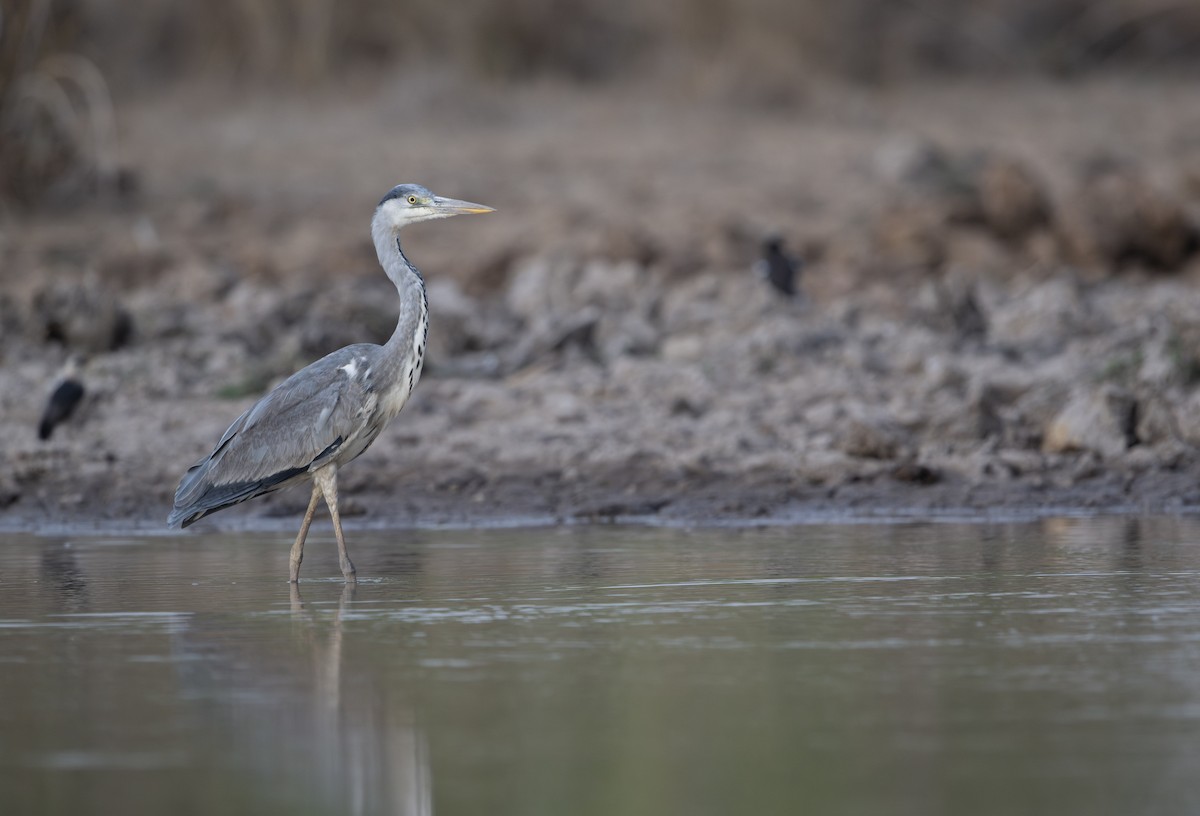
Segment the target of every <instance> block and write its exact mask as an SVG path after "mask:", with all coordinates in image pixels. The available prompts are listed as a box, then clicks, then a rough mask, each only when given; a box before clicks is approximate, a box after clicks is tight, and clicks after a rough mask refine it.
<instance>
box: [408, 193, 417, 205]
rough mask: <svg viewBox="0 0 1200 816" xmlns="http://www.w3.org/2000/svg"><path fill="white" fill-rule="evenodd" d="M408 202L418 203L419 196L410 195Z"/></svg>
mask: <svg viewBox="0 0 1200 816" xmlns="http://www.w3.org/2000/svg"><path fill="white" fill-rule="evenodd" d="M408 203H409V204H416V203H417V197H416V196H414V195H410V196H409V197H408Z"/></svg>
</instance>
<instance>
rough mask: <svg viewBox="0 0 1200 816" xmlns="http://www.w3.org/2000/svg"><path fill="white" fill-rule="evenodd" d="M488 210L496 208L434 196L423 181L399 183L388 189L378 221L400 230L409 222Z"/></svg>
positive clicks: (377, 214) (379, 209)
mask: <svg viewBox="0 0 1200 816" xmlns="http://www.w3.org/2000/svg"><path fill="white" fill-rule="evenodd" d="M487 212H492V208H491V207H485V206H484V205H483V204H472V203H471V202H470V201H459V200H458V199H455V198H443V197H442V196H438V195H434V194H433V193H432V192H430V190H429V189H428V188H426V187H422V186H421V185H420V184H398V185H396V186H395V187H393V188H392V189H391V190H388V193H387V195H385V196H384V197H383V199H382V200H381V201H380V202H379V206H378V207H376V208H375V221H376V223H377V224H378V225H379V226H383V227H386V228H390V229H392V230H398V229H400V228H401V227H404V226H407V225H409V224H416V223H419V222H421V221H432V220H433V219H435V218H449V217H450V216H452V215H472V214H475V213H487Z"/></svg>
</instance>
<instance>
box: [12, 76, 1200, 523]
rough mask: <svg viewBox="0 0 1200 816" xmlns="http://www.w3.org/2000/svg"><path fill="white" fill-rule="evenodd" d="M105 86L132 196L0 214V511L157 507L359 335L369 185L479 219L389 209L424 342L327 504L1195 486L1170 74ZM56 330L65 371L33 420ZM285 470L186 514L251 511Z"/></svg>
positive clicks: (297, 507) (458, 504) (366, 288)
mask: <svg viewBox="0 0 1200 816" xmlns="http://www.w3.org/2000/svg"><path fill="white" fill-rule="evenodd" d="M451 99H453V100H454V101H453V102H451V101H449V100H451ZM119 113H120V119H121V123H122V136H123V140H122V158H123V161H124V162H125V163H126V164H127V165H128V166H129V167H130V168H131V170H132V171H133V172H134V173H135V174H136V176H137V179H138V181H139V189H140V191H139V192H138V193H137V194H136V195H126V196H124V197H117V196H115V195H114V196H112V197H109V198H106V199H105V200H104V203H102V204H84V205H80V206H78V207H72V208H68V209H63V210H59V211H56V212H45V211H43V212H40V213H37V214H20V213H10V214H9V215H8V216H7V217H6V219H5V221H4V222H3V227H2V234H0V263H2V268H0V282H2V284H3V290H2V292H0V321H3V322H2V328H0V333H2V335H3V336H2V338H0V339H2V340H3V352H2V354H3V362H4V367H3V371H2V372H0V440H3V441H2V444H0V507H3V509H2V510H0V514H2V515H0V523H2V524H4V525H6V526H8V525H15V526H21V525H26V524H33V525H37V524H42V523H45V522H48V521H85V520H94V519H112V520H116V521H121V522H128V523H131V524H132V523H152V522H155V521H157V520H159V519H162V518H165V516H166V513H167V511H168V509H169V505H170V500H171V495H172V493H173V490H174V486H175V484H176V482H177V479H178V477H179V475H180V474H181V473H182V472H183V470H184V469H185V468H186V466H187V465H188V464H190V463H191V461H193V460H194V459H195V458H197V457H198V456H200V455H202V454H203V453H204V452H206V451H207V450H208V448H209V447H210V446H211V445H212V444H213V443H214V442H215V441H216V439H217V438H218V437H219V435H220V433H221V431H222V430H224V428H225V427H226V425H227V424H228V423H229V422H230V421H231V420H232V419H233V418H234V417H235V416H237V414H238V413H239V412H240V411H242V410H244V408H245V407H246V406H248V405H249V404H251V403H252V402H253V400H254V398H255V397H256V396H257V395H259V394H261V393H262V391H263V390H264V389H265V388H266V387H267V386H268V385H269V384H270V383H271V382H273V381H275V380H277V379H278V378H279V377H282V376H284V375H286V374H287V373H290V372H291V371H293V370H295V369H296V368H298V367H299V366H301V365H303V364H304V363H306V362H308V361H311V360H312V359H315V358H316V357H317V356H319V355H321V354H323V353H325V352H327V351H330V350H332V348H335V347H337V346H340V345H343V344H345V343H349V342H357V341H380V340H382V339H383V338H386V336H387V334H388V333H389V332H390V325H389V321H390V320H391V319H392V314H393V304H392V301H391V298H392V297H394V295H393V293H392V292H391V289H390V286H389V284H388V283H387V281H386V280H385V279H384V278H383V275H382V274H381V273H380V272H379V270H378V268H377V264H376V263H375V261H374V258H373V257H372V252H371V248H370V243H369V240H368V236H367V222H368V219H369V216H370V210H371V207H372V206H373V204H374V202H375V201H376V200H377V199H378V197H379V196H380V195H381V193H382V192H384V191H385V190H386V189H387V188H388V187H390V186H391V185H392V184H393V183H396V182H399V181H418V182H421V183H423V184H426V185H427V186H429V187H431V188H433V189H434V190H437V191H439V192H443V193H445V194H448V195H453V196H457V197H464V198H470V199H474V200H479V201H484V202H486V203H488V204H491V205H493V206H495V207H497V209H498V212H497V213H496V214H495V215H492V216H489V217H487V218H471V219H467V218H463V219H456V220H455V221H453V222H447V223H443V224H438V225H434V226H428V227H418V228H414V229H413V230H412V231H411V232H410V233H408V234H406V236H405V240H406V249H407V251H408V252H409V255H410V257H412V258H413V259H414V260H415V262H416V263H417V264H418V265H419V266H420V267H421V268H422V269H423V270H424V271H425V272H426V277H427V279H428V280H429V281H430V284H431V288H432V291H431V301H432V308H433V311H434V318H433V319H434V323H433V327H432V330H431V332H432V336H431V352H430V355H431V356H430V360H429V364H428V368H427V372H426V376H425V379H423V380H422V382H421V384H420V387H419V388H418V390H417V394H416V396H415V397H414V399H413V401H412V402H411V403H410V405H409V406H408V407H407V408H406V409H405V412H404V413H403V414H402V415H401V417H400V418H399V419H398V420H397V421H396V422H395V423H394V425H393V426H392V427H390V428H389V429H388V430H387V431H386V432H385V434H384V436H383V437H381V439H380V440H379V442H378V443H377V444H376V445H375V446H374V447H373V448H372V449H371V450H370V451H369V452H368V453H367V454H366V455H364V457H363V458H362V459H361V460H359V461H358V462H356V463H354V465H352V466H350V467H349V468H348V469H347V470H346V471H345V472H344V476H343V490H342V492H343V497H344V501H345V502H346V504H347V505H348V510H349V513H350V514H352V515H357V516H358V517H359V519H360V521H362V522H363V523H367V522H369V523H371V524H401V525H408V524H422V523H445V522H454V523H464V522H465V523H483V522H488V523H491V522H502V521H508V520H512V519H521V518H524V519H530V520H533V519H562V520H596V519H612V518H642V519H646V518H653V519H658V520H665V521H677V522H709V521H719V520H731V519H743V520H753V519H775V520H788V519H797V518H800V517H803V516H805V515H806V514H807V515H811V514H814V513H816V514H824V515H844V514H846V515H854V516H857V515H863V516H870V515H873V514H878V513H882V512H899V513H929V514H934V513H940V512H950V511H957V510H965V511H970V512H976V513H987V512H992V511H998V510H999V511H1004V512H1025V511H1044V510H1047V509H1055V508H1057V509H1063V508H1077V509H1089V510H1112V509H1121V510H1133V511H1162V510H1171V511H1179V510H1188V509H1190V508H1192V507H1194V506H1195V504H1196V503H1197V501H1198V500H1200V488H1198V487H1197V478H1196V477H1197V476H1198V475H1200V457H1197V455H1196V449H1195V445H1196V444H1197V442H1200V421H1198V420H1197V418H1196V417H1197V416H1200V411H1197V408H1200V391H1198V390H1197V387H1196V386H1197V381H1198V380H1200V376H1198V374H1197V372H1200V345H1198V342H1200V289H1198V288H1197V279H1198V276H1197V272H1198V271H1200V266H1198V264H1197V261H1196V256H1195V255H1194V243H1195V227H1194V224H1195V210H1196V206H1197V203H1198V202H1197V200H1196V198H1195V194H1196V185H1195V179H1196V178H1197V177H1198V176H1200V144H1198V143H1197V142H1196V141H1195V139H1194V136H1193V135H1192V134H1194V133H1195V132H1197V131H1196V128H1197V124H1200V108H1197V107H1196V106H1195V104H1194V89H1193V88H1192V87H1190V86H1187V85H1185V84H1182V83H1181V84H1179V85H1177V86H1173V85H1171V84H1170V83H1169V82H1164V81H1161V80H1157V81H1155V82H1153V83H1149V82H1147V83H1145V84H1138V83H1136V82H1117V81H1105V82H1091V83H1086V84H1084V83H1077V84H1069V85H1067V84H1060V85H1045V84H1021V85H991V86H989V85H981V84H978V83H975V84H970V85H964V86H958V87H941V88H930V87H925V88H922V89H913V90H907V91H894V92H872V93H866V92H863V91H852V90H848V89H845V88H838V87H830V88H827V89H823V90H819V91H818V90H814V91H813V92H812V93H810V94H809V97H808V98H807V100H806V101H805V103H804V104H802V105H800V106H797V107H794V108H786V109H783V110H780V109H761V108H755V107H753V106H747V105H741V104H738V103H737V102H736V101H732V102H722V103H720V104H695V103H684V102H664V101H663V98H662V97H661V96H658V95H655V94H653V93H650V92H647V93H645V94H644V95H643V94H638V93H629V92H624V93H617V92H615V91H595V92H592V93H588V94H582V95H581V94H579V93H578V92H571V91H568V90H566V89H559V88H555V87H539V88H529V89H525V90H512V89H505V90H503V91H501V90H498V89H492V90H489V89H488V88H487V87H486V86H484V87H481V86H460V85H459V84H457V83H455V82H453V81H452V80H448V79H433V80H427V81H425V82H422V83H419V84H416V83H414V84H405V83H395V84H389V85H384V86H382V87H371V88H358V89H353V90H350V91H346V92H343V93H341V94H337V95H332V94H331V95H330V96H328V97H321V98H314V97H312V96H311V95H310V96H306V97H303V98H301V97H283V98H276V99H267V100H265V99H263V98H252V99H251V98H247V99H245V100H243V101H232V102H231V101H230V99H229V98H228V96H227V95H224V94H214V93H211V92H209V91H207V90H206V89H204V88H189V89H186V90H183V91H180V92H177V93H173V94H172V95H171V96H170V97H169V98H159V99H142V100H139V101H136V102H130V103H128V104H126V105H124V106H122V108H121V109H120V111H119ZM1098 166H1100V168H1101V169H1100V170H1097V167H1098ZM1098 177H1102V181H1101V182H1099V183H1100V184H1101V185H1102V190H1103V192H1102V193H1100V192H1096V191H1097V190H1098V189H1100V188H1098V187H1097V186H1096V184H1097V183H1098V182H1096V179H1097V178H1098ZM1189 179H1190V180H1191V186H1190V188H1189V183H1188V180H1189ZM1122 190H1128V191H1129V192H1128V194H1127V195H1123V194H1122V192H1121V191H1122ZM1103 196H1107V197H1108V198H1105V199H1103V200H1125V199H1130V200H1131V199H1135V198H1136V199H1137V200H1138V201H1140V202H1143V203H1142V204H1140V205H1139V206H1135V207H1132V208H1130V210H1129V211H1128V212H1124V211H1123V212H1120V213H1117V214H1116V215H1113V213H1112V211H1111V210H1112V208H1111V207H1110V208H1108V209H1105V210H1104V211H1103V212H1099V213H1098V212H1097V208H1096V206H1095V202H1096V201H1097V200H1100V199H1101V198H1102V197H1103ZM1110 216H1112V217H1110ZM770 232H779V233H781V234H782V235H783V236H785V238H786V239H787V241H788V243H789V245H790V246H791V247H792V248H793V249H794V250H795V251H796V252H797V253H798V254H803V255H805V256H806V257H807V258H809V261H810V262H809V264H808V266H807V268H806V269H805V271H804V273H803V276H802V284H801V285H802V288H803V290H804V291H805V293H806V296H807V299H806V302H805V303H803V304H796V303H787V302H781V301H780V300H778V299H777V298H775V297H774V296H773V294H772V293H771V292H770V291H768V290H766V289H764V288H763V287H762V285H761V282H760V281H758V280H757V279H756V278H755V277H754V276H753V275H752V273H751V272H750V267H751V265H752V263H753V261H754V259H755V257H756V251H757V244H758V241H759V240H760V238H761V237H762V236H764V235H766V234H768V233H770ZM1101 239H1103V240H1101ZM1131 247H1132V248H1134V249H1133V250H1131V249H1130V248H1131ZM1134 250H1136V251H1134ZM64 291H65V292H67V293H68V294H70V293H75V294H76V295H80V296H78V297H75V298H72V297H67V296H65V295H64ZM77 301H78V303H76V302H77ZM72 304H76V305H72ZM80 304H81V305H80ZM123 315H124V316H128V318H129V319H130V320H131V321H132V326H133V331H132V335H131V337H130V339H129V341H128V342H127V343H125V344H124V345H121V346H120V347H119V348H116V349H111V350H110V349H108V346H111V345H113V344H114V342H115V341H114V339H113V338H114V336H115V335H114V334H113V332H112V331H111V329H112V327H113V325H114V321H119V320H120V319H122V316H123ZM51 324H53V326H54V327H55V328H54V330H51V329H50V327H51ZM48 335H52V336H53V338H52V339H47V336H48ZM70 350H76V351H85V352H88V353H90V355H91V356H90V361H89V363H88V367H87V369H86V372H85V378H86V382H87V384H88V387H89V394H90V396H89V398H88V400H87V402H86V403H85V404H84V406H83V408H82V410H81V411H80V413H79V414H78V415H77V416H76V417H75V418H73V420H72V421H71V422H70V423H68V424H67V425H66V426H64V427H62V428H60V429H59V431H58V432H57V433H56V434H55V436H54V437H53V439H52V440H51V441H50V442H48V443H41V442H39V441H38V440H37V439H36V437H35V435H34V428H35V427H36V424H37V418H38V415H39V413H40V411H41V408H42V404H43V401H44V398H45V396H46V393H47V390H48V388H49V387H50V385H51V383H52V381H53V378H54V373H55V371H56V370H57V368H58V367H59V365H60V364H61V362H62V360H63V358H64V357H65V355H66V353H67V352H68V351H70ZM1130 405H1131V406H1132V408H1129V407H1128V406H1130ZM1113 406H1121V407H1120V409H1119V410H1118V409H1117V408H1114V407H1113ZM1128 412H1131V413H1130V415H1129V416H1126V413H1128ZM300 492H302V491H299V492H293V493H284V494H279V495H277V496H274V497H270V498H268V499H266V500H260V501H258V502H255V503H252V504H250V505H247V506H245V507H244V508H243V509H237V510H231V511H227V512H226V513H222V514H220V515H218V516H216V517H214V519H213V522H215V523H225V524H245V523H251V524H253V523H274V522H273V521H272V519H288V520H290V518H291V515H290V514H292V513H295V514H297V515H298V514H299V512H302V510H303V503H304V500H305V498H306V497H305V496H303V495H300ZM205 523H208V522H205Z"/></svg>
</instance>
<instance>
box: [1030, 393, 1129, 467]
mask: <svg viewBox="0 0 1200 816" xmlns="http://www.w3.org/2000/svg"><path fill="white" fill-rule="evenodd" d="M1136 411H1137V403H1136V402H1135V400H1134V398H1133V396H1132V395H1131V394H1129V393H1128V392H1127V391H1124V390H1123V389H1120V388H1117V387H1115V386H1111V385H1106V386H1101V387H1100V388H1098V389H1095V390H1086V391H1085V390H1077V391H1075V392H1074V393H1073V394H1072V395H1071V397H1070V399H1069V400H1068V402H1067V404H1066V405H1065V406H1064V407H1063V409H1062V411H1060V412H1059V414H1058V416H1056V417H1055V418H1054V419H1053V420H1051V421H1050V424H1049V425H1047V426H1046V430H1045V433H1044V434H1043V436H1042V450H1043V452H1045V453H1067V452H1070V451H1091V452H1094V453H1097V454H1099V455H1101V456H1103V457H1105V458H1112V457H1116V456H1120V455H1121V454H1122V453H1124V452H1125V451H1126V450H1127V449H1128V448H1129V446H1130V445H1132V444H1133V443H1134V441H1135V440H1136V436H1135V435H1134V428H1135V420H1136Z"/></svg>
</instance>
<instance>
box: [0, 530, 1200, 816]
mask: <svg viewBox="0 0 1200 816" xmlns="http://www.w3.org/2000/svg"><path fill="white" fill-rule="evenodd" d="M289 543H290V535H288V534H286V533H285V534H277V535H265V534H251V535H208V536H205V535H188V536H173V537H166V538H150V537H134V538H119V537H113V536H107V537H87V536H74V537H44V536H42V537H39V536H34V535H13V534H9V535H4V536H0V813H3V814H73V815H74V814H90V813H105V814H109V813H111V814H122V816H141V815H142V814H193V813H194V814H238V813H246V814H251V813H253V814H273V813H280V814H283V813H287V814H428V813H438V814H468V813H470V814H585V815H586V814H796V813H821V814H829V813H846V814H876V813H879V814H1013V813H1055V814H1062V813H1088V814H1097V813H1122V814H1128V813H1139V814H1157V813H1162V814H1168V813H1171V814H1177V813H1196V812H1200V523H1197V522H1195V521H1190V520H1180V519H1160V520H1154V519H1150V520H1147V519H1115V518H1108V519H1093V520H1062V519H1057V520H1048V521H1041V522H1037V523H1028V524H1012V525H952V524H903V525H829V526H807V527H793V528H787V529H762V530H706V531H702V532H690V531H682V530H659V529H650V530H645V529H624V528H617V527H608V528H587V529H566V530H547V529H538V530H517V531H514V530H505V531H468V532H463V531H445V532H415V533H414V532H395V533H393V532H386V533H384V532H365V531H359V532H356V533H355V534H353V535H352V536H351V541H350V543H351V552H352V554H353V556H354V560H355V563H356V564H357V566H358V569H359V575H360V576H363V577H364V578H365V581H364V582H363V583H361V584H359V586H358V587H357V589H353V590H350V589H344V588H343V586H342V584H341V581H340V577H339V576H338V570H337V563H336V558H335V557H334V547H333V543H332V539H331V537H330V536H329V534H328V532H327V531H317V533H316V534H314V536H313V537H311V538H310V543H309V547H308V558H307V560H306V562H305V564H304V574H305V575H306V576H307V577H308V579H309V580H308V581H306V582H305V583H303V584H302V585H301V587H300V591H299V593H298V594H297V593H296V592H294V591H292V590H291V589H290V588H289V586H288V585H287V583H286V582H285V581H284V580H282V579H283V578H285V577H286V574H287V549H288V545H289Z"/></svg>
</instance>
